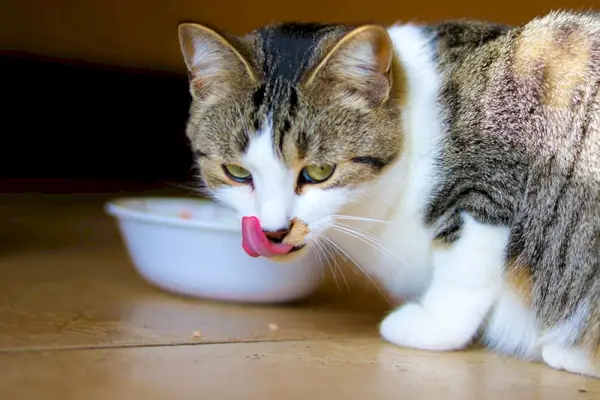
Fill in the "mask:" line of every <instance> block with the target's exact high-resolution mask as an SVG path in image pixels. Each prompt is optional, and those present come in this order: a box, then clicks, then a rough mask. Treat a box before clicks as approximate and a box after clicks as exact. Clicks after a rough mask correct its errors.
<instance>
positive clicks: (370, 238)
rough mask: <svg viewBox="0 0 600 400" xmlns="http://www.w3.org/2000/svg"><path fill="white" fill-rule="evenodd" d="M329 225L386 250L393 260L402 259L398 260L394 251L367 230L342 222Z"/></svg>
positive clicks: (378, 248) (374, 246) (381, 249)
mask: <svg viewBox="0 0 600 400" xmlns="http://www.w3.org/2000/svg"><path fill="white" fill-rule="evenodd" d="M331 226H332V227H333V228H334V229H337V230H338V231H339V232H343V233H346V234H347V235H348V236H352V237H354V238H356V239H359V240H361V241H362V242H364V243H366V244H368V245H370V246H371V247H372V248H374V249H376V250H380V251H384V252H386V253H387V254H388V255H390V256H391V257H392V258H394V260H396V261H398V262H399V263H403V262H402V260H400V259H399V258H398V257H397V256H396V255H395V254H394V253H392V252H391V251H390V250H389V249H388V248H387V247H385V246H384V245H382V244H381V243H379V241H378V240H377V239H376V238H375V236H373V235H371V234H369V233H367V232H363V231H360V230H357V229H353V228H351V227H349V226H347V225H343V224H339V223H333V224H331Z"/></svg>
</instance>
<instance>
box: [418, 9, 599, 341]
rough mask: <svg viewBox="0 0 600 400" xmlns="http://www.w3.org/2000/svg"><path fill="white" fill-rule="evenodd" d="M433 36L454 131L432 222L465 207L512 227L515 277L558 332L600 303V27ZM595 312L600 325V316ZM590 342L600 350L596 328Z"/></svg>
mask: <svg viewBox="0 0 600 400" xmlns="http://www.w3.org/2000/svg"><path fill="white" fill-rule="evenodd" d="M432 32H433V37H434V43H435V45H436V49H437V54H438V59H439V66H440V72H441V74H442V76H443V80H442V86H441V89H440V96H439V101H440V106H441V108H442V111H443V115H444V117H445V121H444V122H445V123H446V128H447V129H446V131H445V133H444V139H443V143H442V148H441V155H440V160H439V161H440V163H439V165H440V168H441V169H442V171H441V173H440V175H441V176H443V177H444V178H443V179H441V182H440V185H439V188H438V189H437V190H436V193H435V195H434V197H433V201H432V202H431V205H430V207H429V210H428V217H429V219H430V220H431V221H433V220H436V219H437V218H440V217H442V216H443V215H445V214H447V213H448V211H449V210H453V209H458V210H466V211H467V212H469V213H470V214H472V215H473V216H475V218H476V219H477V220H479V221H481V222H484V223H490V224H501V225H505V226H509V227H510V229H511V234H510V242H509V245H508V249H507V255H506V256H507V261H508V264H509V272H510V271H517V272H518V273H520V274H523V276H525V279H523V282H526V286H527V292H528V293H529V297H530V299H531V301H532V304H533V306H534V308H535V309H536V311H537V314H538V317H540V318H541V321H543V322H544V323H545V324H548V326H552V325H554V324H557V323H559V322H560V321H564V320H565V318H567V317H568V316H569V315H573V313H575V312H576V310H578V307H580V306H581V305H582V304H598V300H599V299H600V267H599V265H600V264H599V262H598V260H600V247H599V246H598V242H599V241H600V236H599V232H600V92H599V90H600V17H599V16H598V15H596V14H575V13H565V12H554V13H550V14H548V15H546V16H543V17H540V18H537V19H534V20H532V21H531V22H529V23H527V24H524V25H522V26H520V27H504V26H496V25H486V24H469V23H458V24H452V23H451V24H447V25H440V26H439V27H437V28H435V29H433V31H432ZM478 36H479V37H480V39H479V40H477V37H478ZM586 302H589V303H586ZM591 313H592V314H593V315H590V318H591V320H592V321H599V320H600V308H594V310H593V311H591ZM582 335H583V336H584V338H583V339H582V340H584V341H589V342H590V343H591V342H594V343H596V344H597V343H600V330H598V329H592V330H590V331H589V332H586V333H585V334H582Z"/></svg>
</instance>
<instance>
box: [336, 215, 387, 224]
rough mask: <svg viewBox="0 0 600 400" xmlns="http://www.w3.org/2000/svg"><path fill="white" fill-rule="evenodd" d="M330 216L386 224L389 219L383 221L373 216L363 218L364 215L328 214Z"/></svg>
mask: <svg viewBox="0 0 600 400" xmlns="http://www.w3.org/2000/svg"><path fill="white" fill-rule="evenodd" d="M330 217H332V218H336V219H346V220H351V221H365V222H378V223H381V224H388V223H389V222H390V221H384V220H381V219H373V218H364V217H354V216H352V215H336V214H333V215H330Z"/></svg>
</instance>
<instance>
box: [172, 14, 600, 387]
mask: <svg viewBox="0 0 600 400" xmlns="http://www.w3.org/2000/svg"><path fill="white" fill-rule="evenodd" d="M180 37H181V42H182V51H183V53H184V56H185V59H186V63H187V65H188V68H189V70H190V73H191V85H190V87H191V92H192V96H193V98H194V101H193V103H192V106H191V110H190V120H189V124H188V136H189V138H190V141H191V144H192V147H193V148H194V150H195V151H196V154H197V156H198V160H199V165H200V167H201V174H202V179H203V180H204V181H205V183H206V185H207V187H208V188H209V190H211V192H212V193H213V194H215V197H216V198H218V199H220V200H223V199H226V200H224V202H225V203H228V204H229V205H231V206H232V207H234V208H236V209H238V211H239V212H240V213H241V214H244V213H246V214H248V213H253V212H255V211H254V210H255V209H259V208H260V207H259V205H256V206H255V207H254V206H253V207H254V208H251V209H249V208H248V207H247V206H245V205H242V204H241V203H242V202H246V203H247V202H248V201H249V200H248V199H250V198H252V199H253V198H254V196H255V194H254V193H255V192H256V194H257V195H258V196H259V197H260V189H259V188H254V189H251V190H255V192H253V191H249V192H243V193H244V194H243V195H241V194H240V195H238V194H233V195H230V194H228V195H227V196H225V195H223V196H221V197H219V196H220V193H221V191H222V190H229V189H230V188H231V187H236V185H238V186H239V184H237V183H235V182H231V180H228V179H227V177H226V176H225V175H224V173H223V170H222V168H221V165H222V164H223V163H229V162H236V163H239V162H241V161H240V160H244V155H245V154H246V153H248V152H249V150H248V148H249V146H250V147H251V146H254V147H253V148H254V149H256V148H257V147H256V146H258V145H256V144H255V145H252V143H257V139H256V137H257V136H259V135H261V134H264V132H269V134H270V135H271V136H270V144H269V148H272V151H273V152H274V154H275V157H276V158H277V160H278V161H272V163H271V164H270V165H271V167H269V168H276V166H281V168H284V169H285V170H286V171H287V172H286V174H287V173H288V172H289V174H291V175H290V176H292V179H291V180H289V179H287V178H285V179H286V180H284V179H283V178H282V180H281V182H286V184H288V183H289V185H290V186H291V187H290V188H287V189H285V190H289V191H290V193H291V194H290V196H292V197H285V196H282V197H281V198H282V199H284V198H285V199H288V198H290V199H292V198H293V200H290V201H293V202H295V203H293V204H291V205H286V207H287V209H289V210H292V211H291V214H290V213H289V212H288V214H290V215H287V214H286V215H287V216H286V217H285V218H288V217H289V219H290V220H292V219H293V220H296V219H297V220H302V221H303V224H302V229H303V230H302V234H301V235H300V234H298V233H297V232H292V234H291V235H293V236H294V241H295V242H298V243H301V242H302V243H305V242H310V241H311V240H313V239H314V238H315V237H318V236H319V235H320V234H327V236H328V237H329V238H330V239H331V240H333V241H335V242H336V243H337V244H338V245H339V246H340V247H342V248H343V249H344V251H345V252H346V254H347V255H350V256H352V258H353V259H355V260H358V262H359V263H361V264H363V265H364V264H365V263H367V264H368V263H371V264H372V263H373V261H372V260H377V261H376V262H377V265H376V266H372V267H370V269H368V272H369V273H370V274H371V275H373V276H374V277H376V278H377V279H378V280H379V281H380V282H382V284H383V285H384V286H385V288H386V289H387V291H388V293H391V294H395V295H397V296H398V297H401V298H403V299H409V300H413V301H414V302H415V303H414V304H413V303H409V305H408V306H407V307H404V308H400V309H399V311H396V312H395V313H392V314H391V315H390V317H388V319H386V321H387V322H386V321H384V324H383V325H382V334H383V336H384V337H386V338H387V339H388V340H390V341H394V342H396V343H398V344H402V345H411V346H414V347H421V348H439V349H451V348H460V347H464V346H466V345H467V344H468V341H469V340H470V339H471V338H472V337H473V336H474V335H475V332H474V330H473V332H472V333H469V334H468V335H467V333H464V332H463V333H462V334H463V336H464V335H466V336H465V338H466V339H465V340H462V339H461V340H458V339H456V341H455V342H452V343H451V342H450V341H446V342H444V341H443V340H442V341H438V342H436V343H437V344H433V342H431V343H425V342H422V341H421V342H419V341H418V340H417V341H411V340H409V339H407V338H408V336H406V335H408V333H407V332H408V331H404V333H403V334H404V336H401V335H399V334H398V330H399V329H405V330H406V329H407V328H404V327H403V328H399V326H404V325H406V321H411V325H412V326H413V327H414V326H422V327H429V329H430V330H436V331H439V332H436V334H438V335H441V334H444V333H445V332H446V334H447V336H448V337H450V336H451V335H452V332H451V331H452V329H448V330H445V327H442V326H438V325H431V324H425V323H424V322H423V324H421V325H419V324H418V323H417V322H418V321H417V319H415V318H416V315H417V313H418V310H417V308H415V307H416V305H417V304H418V303H417V302H418V301H420V304H421V305H422V306H423V307H424V304H426V302H427V301H428V300H427V299H428V298H433V296H429V297H428V293H431V291H432V290H433V289H431V288H432V286H433V285H434V284H433V283H432V282H435V274H436V266H435V265H432V263H433V264H435V262H436V261H434V262H432V261H431V260H438V259H439V260H446V261H439V262H440V263H441V262H444V263H447V264H448V266H447V268H450V264H452V262H457V260H454V261H452V260H451V259H450V258H448V257H449V255H450V254H456V257H459V255H460V257H466V256H465V254H468V253H469V251H468V249H464V246H467V244H469V243H476V244H477V245H478V246H479V247H478V248H479V249H480V250H481V249H486V248H488V249H489V252H488V253H485V252H484V253H481V257H482V260H483V259H485V257H488V256H489V257H490V258H489V260H490V265H492V264H493V265H495V264H496V262H497V263H498V264H499V265H502V268H501V269H500V270H499V272H498V273H499V276H498V279H499V280H500V281H501V284H500V286H498V287H497V288H496V286H494V289H493V290H492V289H490V290H491V291H490V293H492V292H493V293H494V294H493V296H492V297H491V298H490V305H489V307H488V308H485V309H484V308H481V310H479V311H478V312H480V313H481V317H480V318H481V321H480V322H478V323H477V324H476V325H473V326H474V327H475V328H477V327H480V328H482V330H483V331H484V340H486V341H487V344H488V345H489V346H490V347H491V348H494V349H496V350H499V351H503V352H505V353H512V354H516V355H521V356H523V357H528V358H536V357H537V358H541V359H544V361H546V362H547V363H548V364H549V365H551V366H553V367H555V368H560V369H566V370H569V371H571V372H576V373H583V374H588V375H596V376H598V375H600V243H599V239H600V93H599V92H598V89H599V88H600V17H598V16H596V15H595V14H573V13H551V14H548V15H546V16H544V17H540V18H538V19H535V20H533V21H531V22H529V23H527V24H525V25H523V26H519V27H509V26H504V25H499V24H491V23H484V22H477V21H452V22H445V23H441V24H437V25H431V26H414V27H413V26H398V27H392V28H389V29H388V31H387V33H386V32H385V31H384V30H383V29H382V28H380V27H377V26H374V25H365V26H360V25H359V26H346V25H319V24H292V23H287V24H278V25H272V26H267V27H264V28H261V29H258V30H256V31H254V32H251V33H250V34H248V35H246V36H244V37H241V38H233V37H230V36H228V35H227V34H224V33H218V32H217V31H215V30H212V29H210V28H207V27H204V26H200V25H194V24H184V25H182V26H181V27H180ZM421 40H422V43H421V42H419V41H421ZM388 46H393V48H394V50H395V51H393V52H389V51H388V49H387V47H388ZM429 53H431V54H429ZM387 57H391V58H390V59H388V58H387ZM417 58H418V59H417ZM366 60H367V61H368V60H370V61H369V62H371V64H369V63H367V62H366ZM428 65H431V66H432V67H431V68H432V69H431V73H432V74H434V75H435V79H433V80H432V79H430V78H429V77H427V75H426V74H427V68H429V67H428ZM438 80H439V82H438ZM434 81H435V82H434ZM430 91H433V92H432V94H429V92H430ZM438 119H439V123H437V122H436V121H437V120H438ZM261 143H263V145H264V143H266V142H261ZM265 148H266V147H265ZM269 151H270V150H269ZM251 152H253V153H256V154H259V153H257V152H256V151H255V150H252V151H251ZM256 159H257V158H256V157H255V158H254V160H256ZM257 162H258V163H260V160H259V161H257ZM322 162H332V163H335V164H336V165H337V167H336V171H335V173H334V175H333V176H332V178H331V179H330V180H328V181H326V182H323V183H320V184H318V185H316V186H311V185H309V186H308V187H306V186H303V185H302V184H301V182H300V180H299V179H296V178H294V176H297V175H298V174H299V171H300V170H301V169H302V168H303V166H305V165H307V164H311V163H322ZM265 168H266V167H265ZM277 168H278V167H277ZM286 176H287V175H286ZM422 182H425V183H422ZM236 190H245V189H244V188H240V187H238V188H237V189H236ZM282 190H284V189H282ZM328 191H330V192H329V193H331V194H330V195H328V194H325V193H326V192H328ZM223 193H224V192H223ZM227 193H230V192H227ZM231 193H233V192H231ZM235 193H242V192H240V191H238V192H235ZM286 196H287V195H286ZM328 196H329V197H328ZM309 197H310V198H311V200H310V201H309V200H303V199H304V198H309ZM333 197H335V199H333V200H331V199H332V198H333ZM241 199H244V200H241ZM329 200H331V201H330V202H328V201H329ZM350 200H352V202H350ZM282 201H283V200H282ZM285 201H287V200H285ZM319 208H322V209H323V210H320V209H319ZM307 209H309V210H308V211H306V210H307ZM321 211H322V212H321ZM256 212H258V211H256ZM303 213H304V214H303ZM340 213H344V214H346V215H351V216H354V217H355V218H371V219H375V218H376V219H386V220H387V221H388V223H389V225H386V226H385V227H381V225H377V224H374V225H373V226H369V227H365V225H360V224H355V225H353V224H350V225H352V226H354V228H355V229H358V227H360V231H362V232H363V233H368V234H370V235H371V238H374V239H371V240H375V241H377V243H378V245H379V246H387V248H388V249H392V253H394V254H395V256H396V260H402V262H401V263H400V264H402V265H399V264H398V261H393V262H392V261H390V260H384V259H383V258H382V256H381V255H377V254H375V253H373V249H371V248H369V246H364V244H363V245H362V246H363V247H361V244H358V245H357V243H356V242H351V241H349V239H348V238H347V237H340V236H339V230H338V232H337V233H336V232H333V233H328V232H330V231H331V229H330V230H328V229H329V228H331V226H332V224H333V222H335V221H334V218H332V217H330V215H333V214H340ZM282 215H283V214H282ZM265 218H266V217H265ZM282 223H283V221H282ZM286 223H287V222H286ZM375 225H377V226H375ZM333 231H336V230H335V229H333ZM355 232H356V231H355ZM465 232H467V233H465ZM468 232H479V234H481V235H489V236H486V237H489V238H490V240H492V238H495V239H493V240H499V241H501V240H504V239H502V238H504V234H505V233H506V243H500V242H499V243H486V242H485V240H484V241H483V242H481V240H483V239H484V238H483V239H482V237H479V238H477V237H471V236H468V235H475V233H468ZM478 239H481V240H479V241H478ZM294 244H296V243H294ZM486 246H487V247H486ZM494 246H496V247H494ZM498 249H500V250H502V249H503V251H504V253H503V254H505V255H504V256H502V259H498V258H497V257H499V256H496V255H494V256H493V257H496V258H493V257H492V255H491V254H492V253H493V252H496V251H499V250H498ZM480 250H477V251H480ZM477 251H476V250H475V249H473V252H472V254H473V257H479V254H480V253H477ZM481 251H484V250H481ZM486 251H487V250H486ZM494 254H495V253H494ZM448 260H449V261H448ZM459 261H460V260H459ZM469 262H473V265H475V266H477V262H476V260H475V259H474V258H473V259H469V260H468V259H466V258H465V263H464V264H465V265H466V264H468V263H469ZM459 264H460V263H459ZM440 268H441V269H443V268H442V267H441V266H440ZM465 268H466V267H465ZM481 268H484V266H481ZM490 268H491V267H490ZM490 271H491V270H490ZM472 272H475V274H477V273H479V271H476V270H473V271H472ZM493 273H494V272H490V274H492V275H489V282H495V280H494V279H493ZM471 275H473V274H471ZM432 276H433V278H432ZM467 276H468V275H467ZM432 279H433V281H432ZM407 282H408V283H407ZM411 285H412V286H411ZM490 285H492V283H490ZM409 286H410V287H409ZM490 287H492V286H490ZM492 298H493V299H492ZM419 299H420V300H419ZM465 299H466V297H465ZM461 301H462V300H461ZM465 301H466V300H465ZM457 304H458V303H457ZM461 304H462V303H461ZM410 307H413V308H410ZM482 307H483V306H482ZM409 309H410V310H411V312H410V313H409V312H408V311H407V310H409ZM392 317H393V318H392ZM407 318H408V319H407ZM410 318H412V319H410ZM478 318H479V317H478ZM419 321H420V320H419ZM509 321H513V322H515V324H521V325H520V327H511V326H510V323H508V322H509ZM429 322H431V321H429ZM429 322H428V323H429ZM403 324H404V325H403ZM438 328H439V329H438ZM415 329H416V328H415ZM423 329H425V328H423ZM511 329H512V331H511ZM519 329H521V330H520V331H519ZM517 331H518V332H517ZM456 334H457V335H458V334H459V332H457V333H456ZM415 335H417V336H419V332H418V333H416V334H415ZM467 336H468V337H467ZM392 337H393V338H396V339H391V338H392ZM426 337H429V336H428V335H426V334H424V332H420V338H421V339H422V340H426V339H424V338H426ZM457 338H458V336H457ZM438 339H439V338H438ZM438 339H436V338H433V336H432V339H431V340H434V341H435V340H438ZM415 340H416V339H415ZM439 340H441V339H439ZM418 343H420V344H418ZM442 343H446V344H442ZM564 349H572V352H571V353H568V354H567V353H564V351H563V350H564ZM564 354H567V355H564ZM561 357H562V358H561ZM574 360H575V361H574ZM582 360H584V361H582ZM586 362H587V364H585V363H586Z"/></svg>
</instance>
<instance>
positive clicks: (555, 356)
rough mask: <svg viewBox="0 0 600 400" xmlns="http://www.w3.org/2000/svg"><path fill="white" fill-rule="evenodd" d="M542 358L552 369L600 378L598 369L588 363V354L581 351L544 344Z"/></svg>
mask: <svg viewBox="0 0 600 400" xmlns="http://www.w3.org/2000/svg"><path fill="white" fill-rule="evenodd" d="M542 357H543V358H544V361H545V362H546V364H548V365H549V366H551V367H552V368H554V369H558V370H564V371H568V372H571V373H574V374H580V375H589V376H594V377H597V378H600V369H599V368H597V367H595V366H594V365H593V364H592V363H591V362H590V358H589V356H588V354H586V353H585V352H584V351H583V350H580V349H575V348H564V347H562V346H558V345H556V344H546V345H544V347H543V348H542Z"/></svg>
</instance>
